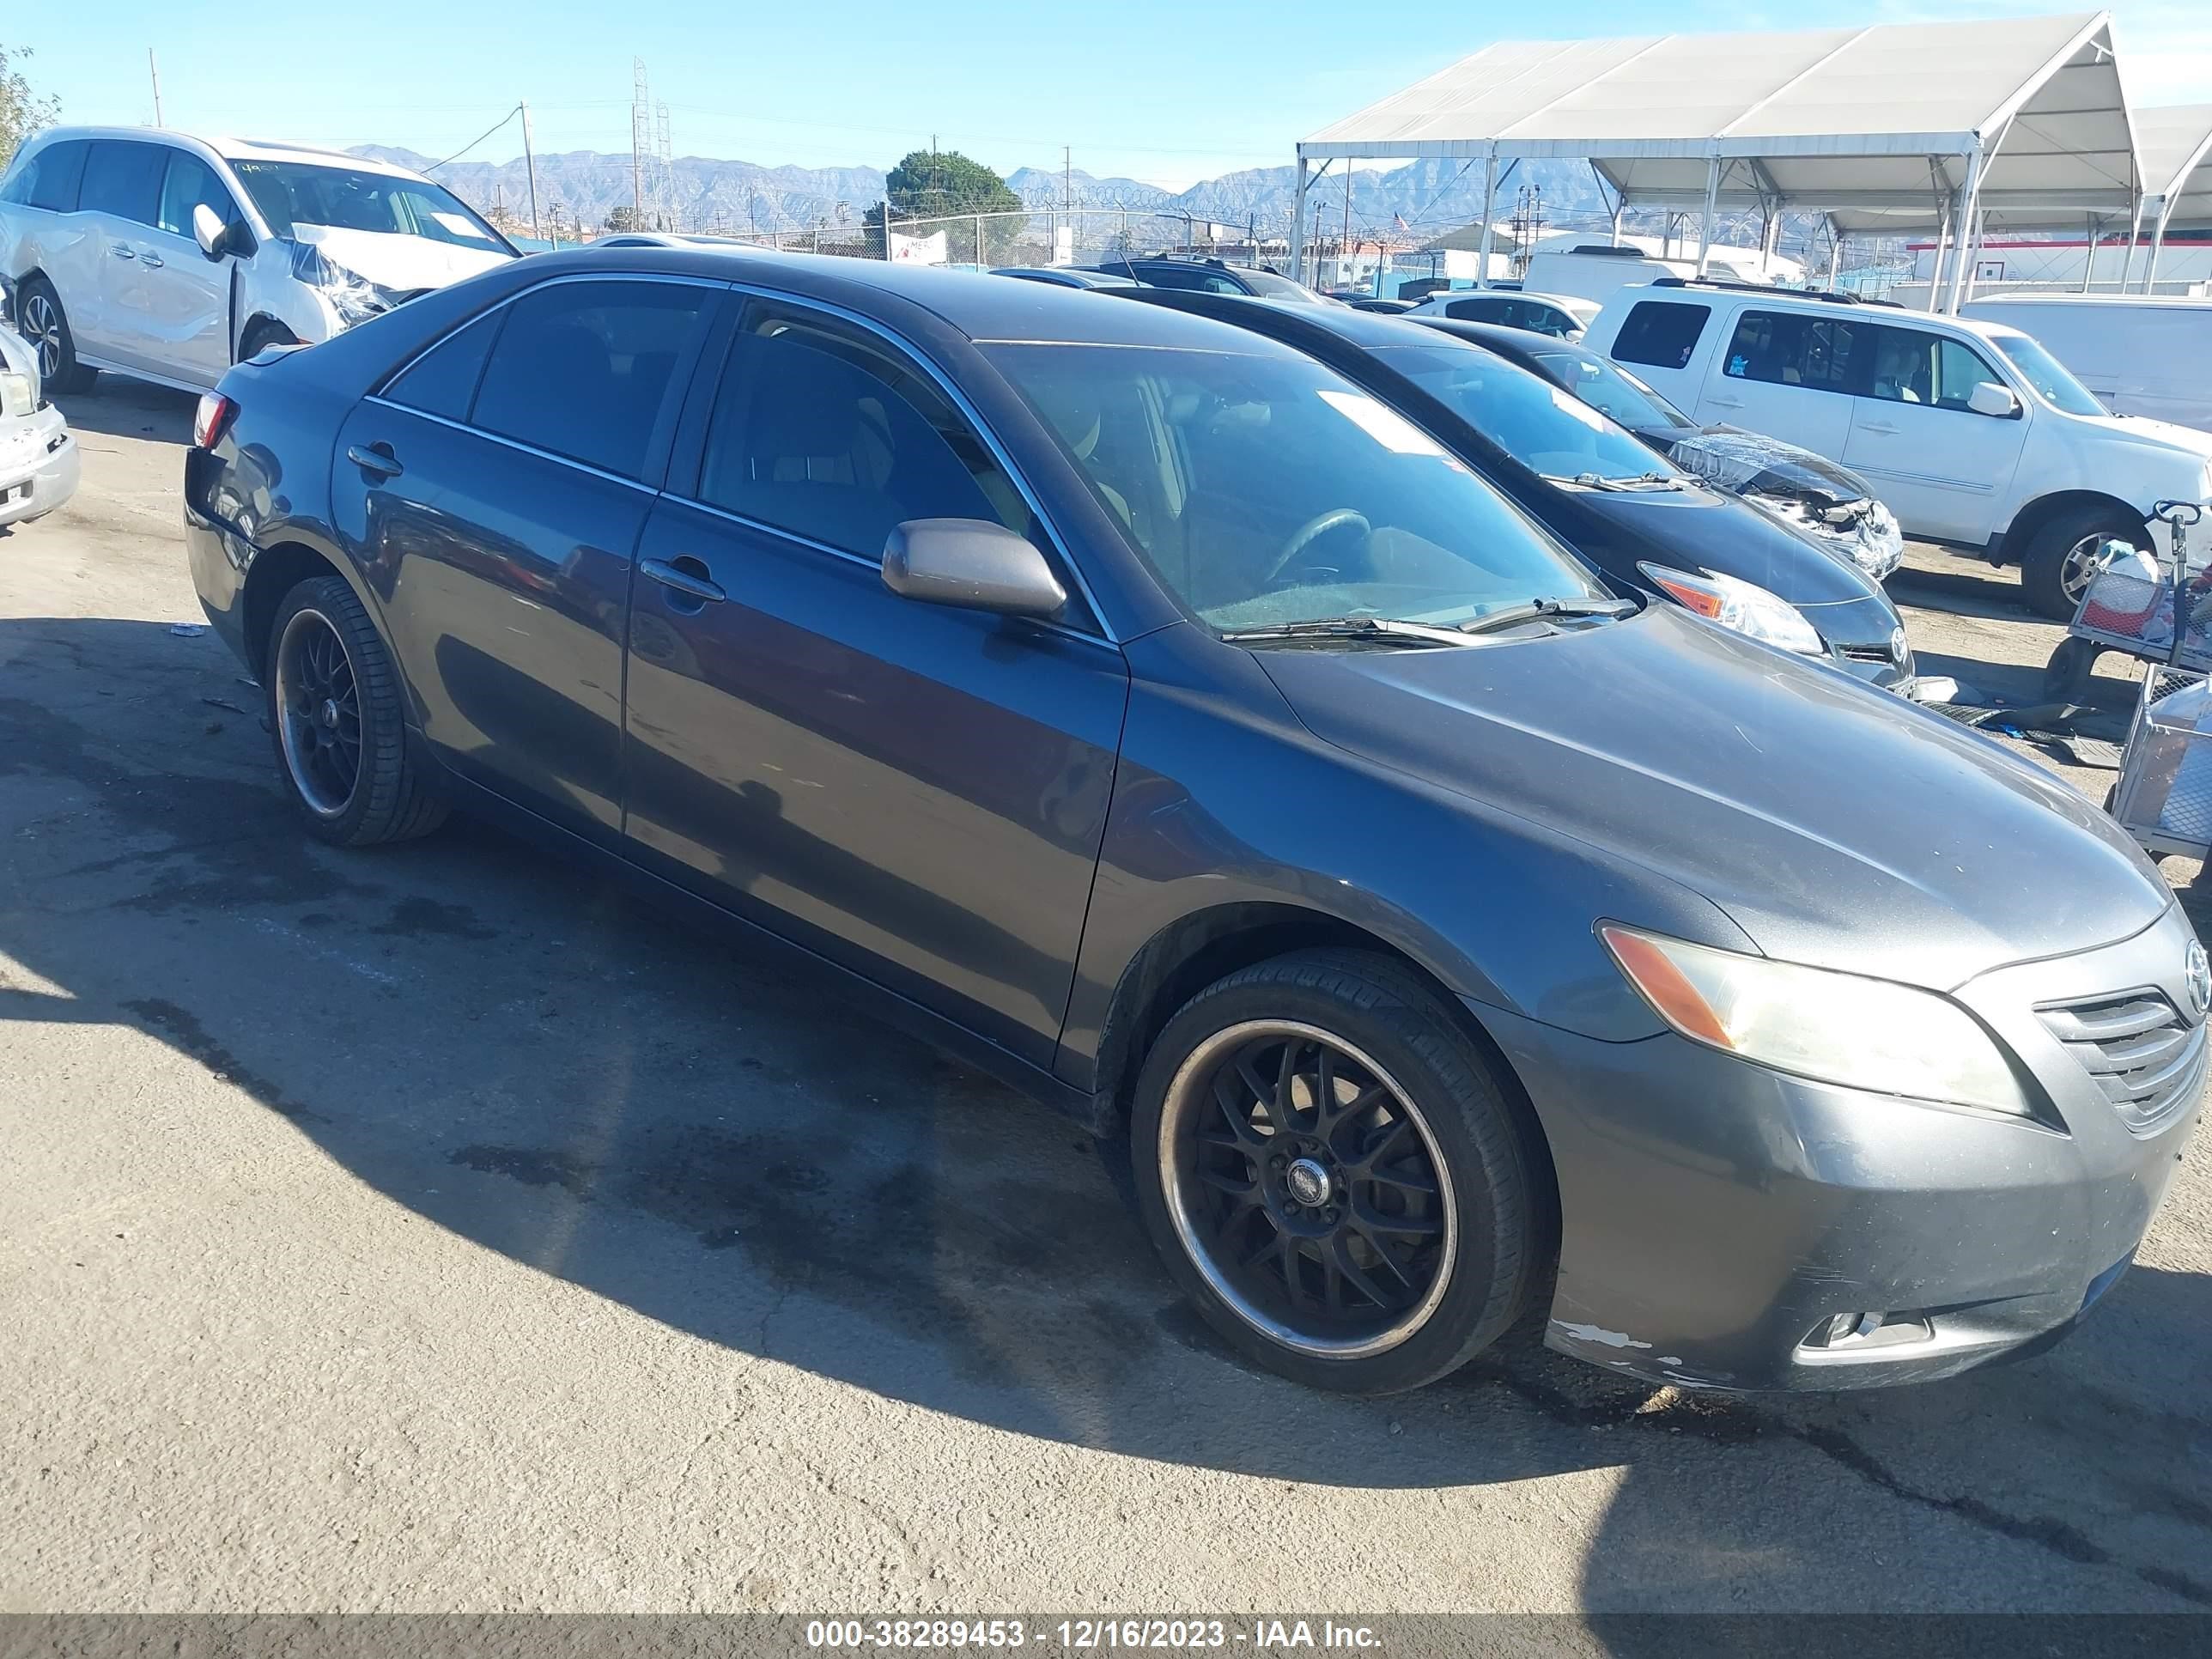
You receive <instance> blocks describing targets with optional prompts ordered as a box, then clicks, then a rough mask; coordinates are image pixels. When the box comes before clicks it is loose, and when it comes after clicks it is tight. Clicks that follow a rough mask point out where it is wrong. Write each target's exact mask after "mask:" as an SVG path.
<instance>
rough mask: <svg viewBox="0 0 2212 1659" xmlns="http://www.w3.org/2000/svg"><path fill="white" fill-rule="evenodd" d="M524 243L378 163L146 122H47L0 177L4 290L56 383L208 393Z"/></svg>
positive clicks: (0, 282)
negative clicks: (147, 385)
mask: <svg viewBox="0 0 2212 1659" xmlns="http://www.w3.org/2000/svg"><path fill="white" fill-rule="evenodd" d="M516 257H517V251H516V249H515V247H514V246H513V244H512V243H511V242H509V241H508V240H507V239H506V238H505V237H504V236H501V234H499V233H498V232H497V231H495V230H494V229H493V228H491V227H490V226H489V225H488V224H486V223H485V222H483V219H481V218H479V217H478V216H477V214H476V213H475V212H474V211H473V210H471V209H470V208H469V207H467V206H466V205H465V204H463V203H462V202H461V201H460V200H459V199H458V198H457V197H454V196H453V194H452V193H451V192H450V191H447V190H446V189H445V188H444V187H443V186H441V185H435V184H433V183H432V182H431V181H430V180H428V179H425V178H423V177H422V175H420V174H419V173H410V172H409V171H408V170H407V169H406V168H404V167H393V166H392V165H391V164H390V163H389V162H385V161H368V160H364V159H363V158H362V157H359V156H355V155H338V154H335V153H333V152H331V151H328V150H317V149H303V148H301V147H299V146H297V145H289V144H264V143H243V142H240V141H236V140H232V139H202V138H193V137H187V136H185V134H183V133H179V132H161V131H153V130H150V129H147V128H143V127H118V128H105V127H58V128H54V129H52V130H51V131H46V132H42V133H40V134H39V135H38V136H37V137H34V138H32V139H30V140H28V141H27V143H25V144H24V145H23V147H22V148H21V149H20V150H18V151H17V152H16V154H15V161H14V163H13V165H11V166H10V167H9V169H8V171H7V173H6V175H5V176H4V177H0V287H4V288H5V289H7V294H6V296H5V297H6V299H7V301H8V309H9V313H10V314H11V315H12V316H13V317H14V318H15V321H16V325H17V327H18V328H19V329H21V331H22V333H23V334H24V335H25V336H26V337H27V338H28V339H29V340H30V341H31V343H32V344H33V345H34V346H35V347H36V348H37V349H38V353H39V368H40V372H41V373H42V374H44V375H45V376H46V382H47V384H48V385H49V386H52V388H53V389H54V390H56V391H58V392H71V391H76V390H78V389H80V388H81V387H82V386H84V385H85V384H86V383H87V382H88V380H90V378H91V375H92V374H93V372H94V371H96V370H99V369H103V368H106V369H114V370H117V371H118V372H120V373H122V374H130V375H133V376H135V377H137V378H138V379H140V380H155V381H158V382H160V383H161V384H162V385H164V386H179V387H183V388H185V389H186V390H193V391H198V390H204V389H205V388H207V387H209V386H213V385H214V384H215V383H216V380H219V379H220V378H222V372H223V371H224V370H225V369H227V368H229V367H230V366H231V364H232V363H234V362H239V361H240V360H242V359H244V358H247V357H251V356H253V355H254V354H255V353H256V352H258V351H259V350H261V349H263V348H264V346H269V345H272V344H283V343H291V342H304V343H308V344H313V343H314V342H316V341H318V340H325V339H328V338H329V337H331V335H333V334H336V333H338V332H339V331H342V330H343V329H346V328H349V327H350V326H352V325H354V324H356V323H357V322H360V321H362V320H363V319H366V318H368V317H373V316H374V315H376V314H377V313H379V312H381V311H388V310H390V309H391V308H392V307H393V306H395V305H397V304H398V303H399V302H400V301H403V300H406V299H410V298H411V297H413V296H414V295H416V294H418V293H421V292H422V290H423V289H431V288H441V287H443V286H444V285H445V284H446V283H451V282H454V281H457V280H458V279H459V278H460V277H463V276H471V275H473V274H474V273H475V272H477V271H479V270H484V269H486V268H487V267H489V266H491V265H495V264H501V263H503V262H504V261H506V260H508V259H512V258H516Z"/></svg>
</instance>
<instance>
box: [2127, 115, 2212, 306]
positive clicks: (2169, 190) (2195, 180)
mask: <svg viewBox="0 0 2212 1659" xmlns="http://www.w3.org/2000/svg"><path fill="white" fill-rule="evenodd" d="M2136 143H2137V144H2138V145H2139V146H2140V147H2141V149H2142V173H2143V191H2144V192H2145V201H2144V204H2143V205H2144V207H2145V209H2146V210H2148V207H2149V205H2150V204H2151V203H2152V202H2156V203H2157V204H2158V216H2157V217H2156V218H2155V219H2154V220H2153V221H2152V224H2153V227H2154V228H2153V229H2152V231H2151V237H2150V260H2149V263H2148V264H2146V265H2145V266H2144V268H2143V292H2144V293H2146V294H2148V293H2149V292H2150V285H2151V284H2152V283H2154V282H2155V281H2157V280H2158V256H2159V254H2160V252H2162V251H2163V250H2164V248H2165V246H2166V226H2168V225H2169V224H2171V223H2172V222H2173V221H2174V220H2176V219H2179V220H2180V221H2181V222H2183V223H2185V224H2187V223H2190V222H2192V221H2193V222H2200V223H2201V222H2204V221H2206V220H2212V104H2175V105H2171V106H2166V107H2164V108H2155V109H2142V110H2137V111H2136ZM2121 286H2122V287H2123V288H2124V287H2125V286H2126V283H2122V284H2121Z"/></svg>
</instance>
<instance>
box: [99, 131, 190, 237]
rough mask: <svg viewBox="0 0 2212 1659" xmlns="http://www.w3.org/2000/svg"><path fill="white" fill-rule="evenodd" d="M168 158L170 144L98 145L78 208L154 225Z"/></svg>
mask: <svg viewBox="0 0 2212 1659" xmlns="http://www.w3.org/2000/svg"><path fill="white" fill-rule="evenodd" d="M168 155H169V150H168V146H167V145H166V144H129V143H113V144H110V143H99V144H94V146H93V147H92V154H91V155H90V156H89V157H88V158H87V159H86V161H85V164H84V187H83V189H82V191H81V192H80V193H79V195H78V197H77V205H78V206H79V207H80V208H82V209H83V210H85V211H86V212H88V213H112V214H113V215H115V216H117V217H118V218H121V219H129V220H131V221H133V222H136V223H138V224H142V225H150V224H152V223H153V222H154V215H155V211H156V210H157V208H158V206H159V200H160V197H161V164H162V163H163V162H164V161H167V159H168Z"/></svg>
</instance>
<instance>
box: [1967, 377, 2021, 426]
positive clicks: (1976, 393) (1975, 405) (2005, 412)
mask: <svg viewBox="0 0 2212 1659" xmlns="http://www.w3.org/2000/svg"><path fill="white" fill-rule="evenodd" d="M1966 407H1967V408H1969V409H1971V410H1973V411H1974V413H1975V414H1977V415H1986V416H1989V417H1990V419H1991V420H1995V421H2010V420H2015V419H2017V418H2018V417H2019V415H2020V398H2019V397H2018V395H2017V394H2015V392H2014V391H2013V389H2012V388H2011V387H2010V386H1999V385H1998V384H1997V383H1996V381H1995V380H1978V381H1977V382H1975V385H1974V389H1973V390H1972V392H1968V393H1967V394H1966Z"/></svg>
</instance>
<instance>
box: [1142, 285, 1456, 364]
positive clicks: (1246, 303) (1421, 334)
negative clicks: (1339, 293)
mask: <svg viewBox="0 0 2212 1659" xmlns="http://www.w3.org/2000/svg"><path fill="white" fill-rule="evenodd" d="M1155 295H1164V296H1167V297H1164V298H1155V297H1153V296H1155ZM1115 297H1117V298H1120V299H1123V300H1134V301H1138V303H1139V304H1140V305H1142V306H1144V307H1146V309H1150V310H1163V311H1165V310H1187V311H1188V313H1191V314H1194V315H1196V316H1199V317H1206V316H1209V315H1211V314H1213V313H1216V312H1218V314H1219V315H1220V316H1221V317H1222V318H1223V319H1225V320H1227V319H1231V318H1234V319H1236V321H1235V323H1234V326H1236V327H1238V328H1249V329H1256V330H1258V331H1261V332H1262V333H1265V334H1267V335H1268V336H1269V337H1273V338H1278V339H1282V340H1284V341H1285V342H1286V343H1290V342H1296V341H1297V340H1298V339H1299V338H1300V336H1299V334H1298V331H1299V330H1300V329H1302V328H1303V329H1317V330H1319V331H1322V333H1325V334H1330V335H1334V337H1337V338H1338V339H1340V340H1342V341H1344V342H1345V343H1346V344H1348V345H1355V346H1359V347H1361V348H1363V349H1369V350H1374V349H1380V348H1382V347H1385V346H1433V345H1435V344H1437V333H1438V331H1437V330H1436V329H1434V328H1431V326H1429V325H1427V324H1426V323H1423V322H1417V321H1415V320H1414V319H1413V318H1411V317H1407V316H1402V315H1400V314H1399V313H1395V312H1381V311H1361V310H1359V309H1358V307H1353V306H1344V305H1337V306H1286V305H1280V304H1278V303H1276V302H1275V301H1272V300H1267V299H1263V298H1261V297H1260V296H1259V295H1250V294H1200V293H1193V292H1190V291H1188V290H1187V289H1139V290H1137V291H1136V292H1134V293H1127V294H1119V295H1116V296H1115Z"/></svg>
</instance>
